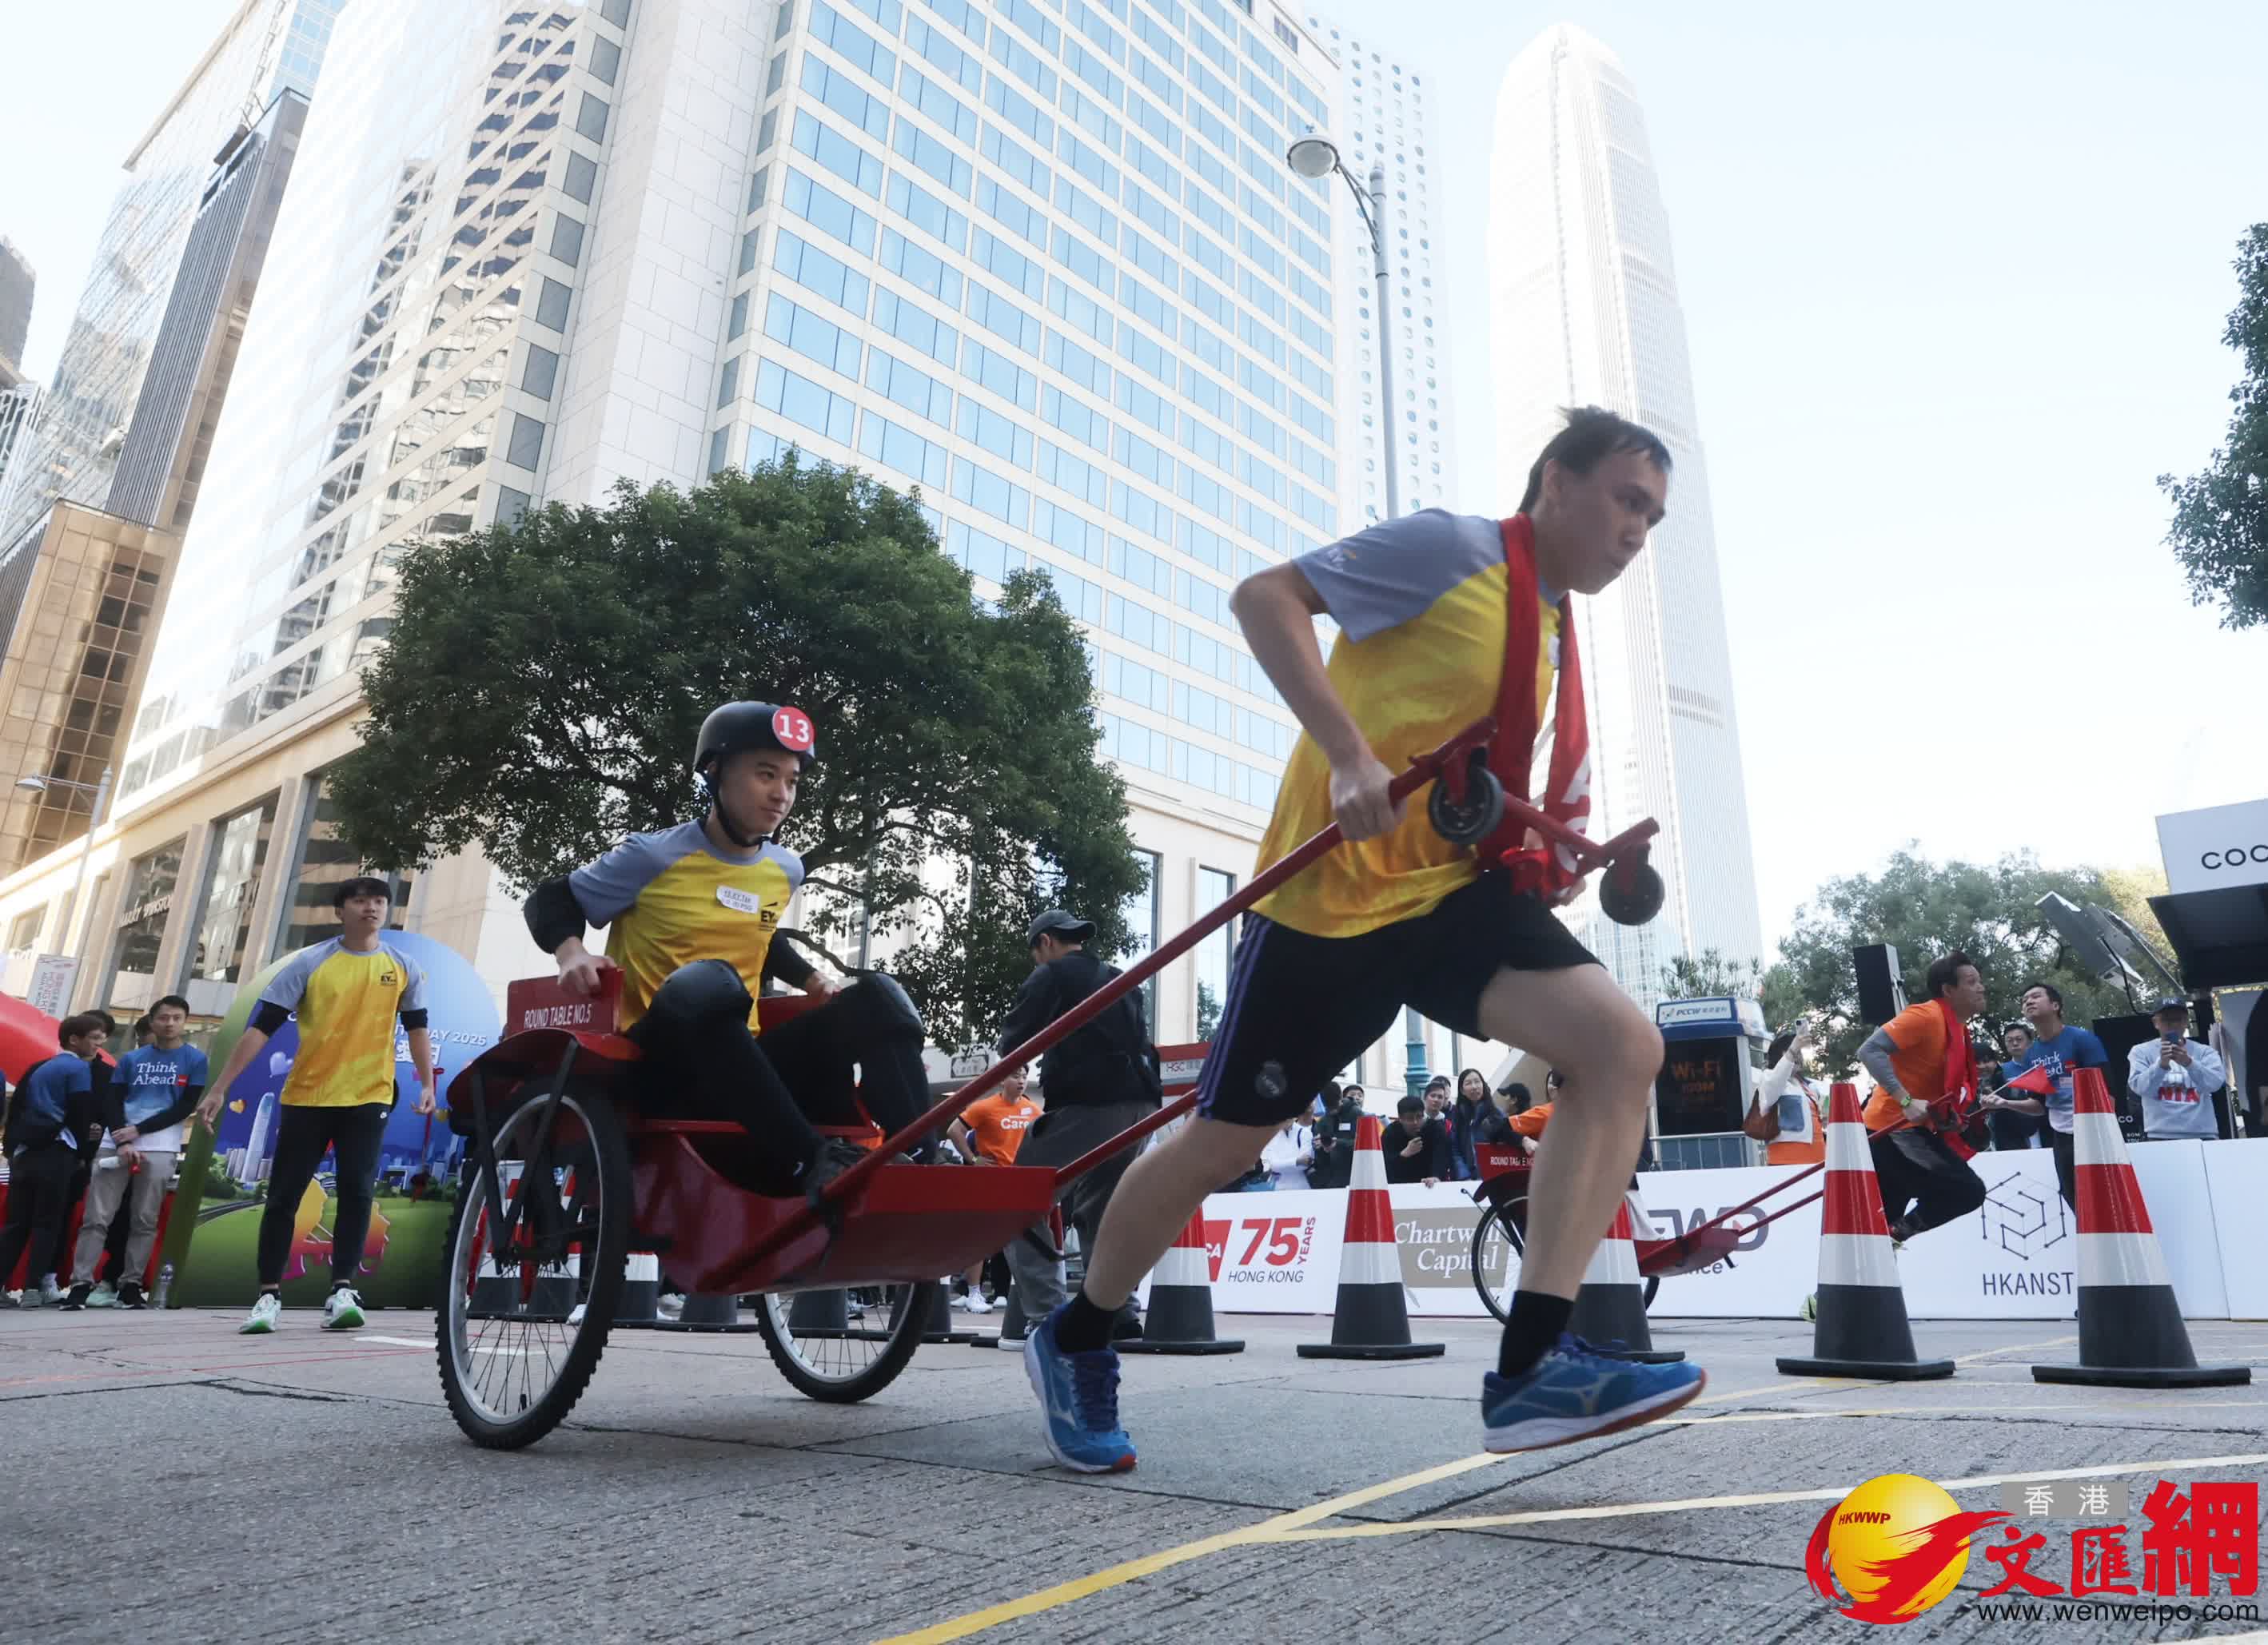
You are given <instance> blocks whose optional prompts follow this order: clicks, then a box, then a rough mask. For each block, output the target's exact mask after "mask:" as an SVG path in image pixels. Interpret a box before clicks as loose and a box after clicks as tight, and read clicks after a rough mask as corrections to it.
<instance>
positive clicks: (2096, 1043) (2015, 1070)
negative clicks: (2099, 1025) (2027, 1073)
mask: <svg viewBox="0 0 2268 1645" xmlns="http://www.w3.org/2000/svg"><path fill="white" fill-rule="evenodd" d="M2108 1061H2110V1055H2109V1054H2108V1053H2106V1052H2105V1051H2104V1050H2103V1049H2102V1041H2101V1040H2100V1039H2096V1038H2095V1036H2094V1035H2093V1034H2091V1033H2089V1032H2088V1031H2087V1030H2086V1029H2084V1028H2080V1027H2076V1026H2074V1025H2073V1024H2065V1026H2064V1029H2063V1032H2060V1033H2058V1034H2056V1035H2055V1036H2053V1037H2052V1038H2051V1039H2035V1040H2034V1041H2032V1048H2031V1049H2030V1050H2029V1051H2027V1052H2026V1053H2024V1054H2023V1057H2022V1059H2021V1061H2018V1062H2016V1063H2015V1064H2014V1065H2013V1067H2011V1066H2008V1065H2005V1064H2004V1065H2003V1066H2002V1068H2001V1070H2000V1071H2001V1072H2002V1073H2003V1074H2007V1075H2014V1074H2021V1072H2023V1070H2024V1069H2029V1068H2043V1069H2046V1070H2047V1071H2048V1077H2049V1078H2050V1079H2051V1080H2053V1081H2054V1082H2055V1088H2054V1089H2053V1090H2052V1091H2049V1092H2048V1094H2047V1096H2046V1098H2043V1100H2044V1101H2045V1103H2046V1104H2047V1110H2048V1123H2049V1124H2050V1125H2051V1126H2053V1127H2055V1128H2056V1129H2057V1130H2058V1131H2069V1130H2070V1129H2071V1128H2072V1103H2073V1097H2072V1075H2073V1072H2074V1071H2075V1070H2077V1069H2099V1068H2101V1067H2102V1065H2103V1064H2104V1063H2106V1062H2108Z"/></svg>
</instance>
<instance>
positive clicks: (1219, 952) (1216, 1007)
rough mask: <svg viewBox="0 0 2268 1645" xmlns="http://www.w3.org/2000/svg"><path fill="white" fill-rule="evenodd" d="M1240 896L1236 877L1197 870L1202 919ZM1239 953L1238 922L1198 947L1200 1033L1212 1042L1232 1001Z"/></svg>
mask: <svg viewBox="0 0 2268 1645" xmlns="http://www.w3.org/2000/svg"><path fill="white" fill-rule="evenodd" d="M1235 894H1236V876H1235V875H1233V874H1230V873H1226V872H1224V871H1223V870H1220V869H1217V868H1201V869H1199V870H1197V912H1198V914H1199V916H1200V917H1202V916H1203V915H1204V914H1206V913H1207V912H1209V911H1211V909H1214V908H1218V907H1220V905H1221V904H1223V903H1224V902H1226V901H1227V900H1229V899H1230V898H1231V897H1233V896H1234V895H1235ZM1235 954H1236V922H1234V921H1233V920H1232V921H1230V922H1228V923H1227V924H1226V925H1224V926H1222V927H1221V928H1220V929H1219V930H1218V931H1215V932H1214V933H1213V934H1212V935H1211V936H1208V937H1207V938H1205V940H1204V942H1202V943H1200V944H1197V1039H1199V1040H1209V1039H1211V1038H1212V1037H1213V1035H1214V1033H1215V1032H1217V1031H1218V1030H1219V1027H1220V1014H1221V1010H1222V1007H1223V1006H1224V1005H1225V1004H1226V1002H1227V1000H1228V971H1229V963H1230V961H1231V960H1232V959H1233V958H1235Z"/></svg>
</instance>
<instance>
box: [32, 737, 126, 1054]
mask: <svg viewBox="0 0 2268 1645" xmlns="http://www.w3.org/2000/svg"><path fill="white" fill-rule="evenodd" d="M16 786H17V787H18V788H19V789H25V790H26V792H28V793H33V794H44V793H46V792H47V791H48V789H72V790H73V791H75V792H77V793H80V794H92V795H93V796H94V806H93V809H92V811H91V812H90V814H89V815H88V818H87V824H86V834H85V837H84V838H83V839H82V840H81V841H80V842H79V848H78V873H77V877H76V878H73V879H72V881H71V899H70V917H71V918H72V919H74V920H76V921H77V922H78V941H77V942H76V943H74V944H71V948H70V957H71V966H72V970H71V993H72V995H74V996H76V995H77V993H78V973H79V972H80V971H81V970H83V969H84V968H85V965H86V939H87V936H88V931H89V928H90V926H91V924H92V922H90V921H89V920H88V919H87V917H86V910H85V907H82V906H81V902H82V899H83V897H84V894H85V891H86V865H87V863H89V862H90V861H92V859H93V856H94V835H95V831H96V830H97V829H99V828H100V827H101V826H102V811H103V807H104V806H106V805H107V804H109V802H110V767H108V766H105V767H103V768H102V780H101V781H100V782H92V783H89V782H71V781H70V779H69V778H67V777H18V778H17V779H16ZM57 935H58V936H65V935H68V933H63V932H59V933H57ZM66 1003H68V1002H66ZM65 1014H66V1015H69V1013H68V1012H66V1013H65Z"/></svg>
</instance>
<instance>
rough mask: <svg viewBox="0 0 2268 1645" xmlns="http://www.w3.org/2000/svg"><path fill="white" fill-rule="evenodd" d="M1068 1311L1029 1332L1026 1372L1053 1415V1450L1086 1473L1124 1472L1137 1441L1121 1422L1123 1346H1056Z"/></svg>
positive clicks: (1050, 1423) (1050, 1432) (1058, 1457)
mask: <svg viewBox="0 0 2268 1645" xmlns="http://www.w3.org/2000/svg"><path fill="white" fill-rule="evenodd" d="M1066 1305H1068V1304H1066ZM1063 1314H1064V1311H1063V1309H1061V1308H1058V1309H1057V1310H1056V1311H1055V1312H1053V1313H1051V1314H1049V1316H1048V1317H1047V1318H1045V1319H1043V1320H1042V1321H1041V1322H1040V1323H1039V1324H1038V1325H1037V1326H1034V1327H1033V1328H1032V1329H1031V1330H1030V1331H1028V1332H1027V1333H1025V1335H1024V1374H1025V1375H1026V1376H1027V1377H1030V1378H1031V1379H1032V1392H1034V1393H1035V1394H1037V1395H1039V1397H1040V1409H1041V1412H1042V1414H1044V1415H1045V1416H1046V1418H1047V1424H1048V1449H1049V1450H1050V1451H1052V1452H1053V1453H1054V1454H1055V1459H1056V1460H1057V1462H1059V1463H1061V1464H1063V1465H1064V1467H1066V1468H1076V1469H1078V1470H1079V1472H1081V1473H1124V1472H1126V1471H1127V1470H1128V1469H1130V1468H1131V1467H1132V1466H1133V1465H1134V1442H1133V1441H1132V1440H1130V1439H1129V1438H1127V1437H1126V1430H1125V1429H1123V1428H1120V1427H1119V1426H1118V1350H1117V1349H1116V1348H1101V1349H1098V1350H1097V1351H1095V1352H1094V1353H1092V1354H1066V1353H1064V1351H1063V1350H1062V1349H1061V1348H1057V1346H1056V1326H1057V1323H1058V1322H1059V1321H1060V1320H1061V1319H1062V1318H1063Z"/></svg>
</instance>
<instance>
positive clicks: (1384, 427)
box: [1284, 129, 1428, 1097]
mask: <svg viewBox="0 0 2268 1645" xmlns="http://www.w3.org/2000/svg"><path fill="white" fill-rule="evenodd" d="M1284 164H1285V165H1288V166H1290V167H1291V168H1292V171H1293V172H1294V173H1297V174H1298V175H1300V176H1301V177H1305V178H1307V179H1309V180H1314V179H1315V178H1318V177H1328V176H1329V175H1330V174H1331V173H1334V172H1337V173H1338V174H1339V175H1340V176H1341V177H1343V178H1344V179H1346V186H1347V187H1348V189H1349V190H1350V191H1351V193H1352V194H1353V195H1354V209H1356V211H1358V212H1359V213H1360V214H1361V217H1362V224H1363V226H1364V227H1365V228H1366V229H1368V230H1369V231H1370V271H1371V276H1372V278H1373V280H1374V281H1375V282H1376V283H1377V286H1378V390H1379V395H1380V403H1381V412H1382V415H1381V431H1382V435H1383V441H1382V444H1383V449H1382V450H1381V452H1380V453H1379V455H1380V458H1381V460H1382V461H1383V462H1384V464H1385V466H1386V518H1388V519H1392V518H1395V516H1396V515H1398V514H1400V513H1401V512H1402V484H1401V481H1399V480H1398V479H1397V478H1396V477H1395V472H1394V416H1395V410H1394V406H1395V400H1394V341H1393V339H1392V338H1391V337H1389V336H1388V334H1387V329H1386V317H1387V314H1388V292H1387V268H1386V162H1385V161H1383V160H1381V161H1379V162H1378V163H1377V164H1376V165H1373V166H1372V167H1371V168H1370V188H1369V190H1368V192H1367V193H1366V192H1365V191H1364V188H1363V186H1362V185H1361V184H1360V183H1358V182H1357V181H1355V180H1354V173H1352V172H1350V171H1349V170H1347V168H1346V162H1345V161H1344V160H1343V159H1341V158H1339V145H1338V144H1337V143H1334V142H1332V141H1331V140H1330V139H1329V137H1327V136H1324V135H1323V134H1322V133H1321V132H1319V131H1315V130H1314V129H1310V130H1309V131H1308V132H1307V136H1304V137H1298V138H1294V139H1293V140H1292V146H1291V147H1290V148H1288V149H1286V150H1285V151H1284ZM1402 1025H1403V1032H1404V1034H1405V1035H1406V1036H1407V1046H1406V1050H1407V1056H1406V1061H1405V1064H1404V1068H1403V1085H1404V1086H1405V1087H1407V1088H1408V1091H1409V1093H1410V1095H1411V1096H1412V1097H1416V1096H1419V1095H1422V1094H1423V1093H1424V1091H1425V1081H1426V1079H1427V1077H1428V1070H1427V1069H1426V1066H1425V1023H1424V1021H1423V1019H1422V1018H1420V1017H1418V1010H1417V1007H1415V1006H1410V1005H1405V1006H1403V1008H1402Z"/></svg>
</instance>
